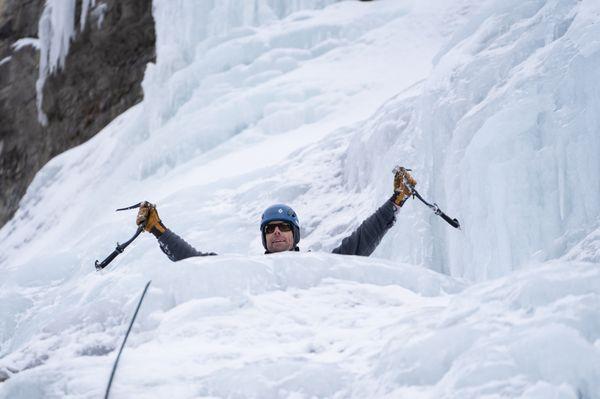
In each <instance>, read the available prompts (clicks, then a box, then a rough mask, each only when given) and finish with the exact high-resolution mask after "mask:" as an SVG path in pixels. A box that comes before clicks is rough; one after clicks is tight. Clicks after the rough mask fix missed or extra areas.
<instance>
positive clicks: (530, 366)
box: [0, 0, 600, 399]
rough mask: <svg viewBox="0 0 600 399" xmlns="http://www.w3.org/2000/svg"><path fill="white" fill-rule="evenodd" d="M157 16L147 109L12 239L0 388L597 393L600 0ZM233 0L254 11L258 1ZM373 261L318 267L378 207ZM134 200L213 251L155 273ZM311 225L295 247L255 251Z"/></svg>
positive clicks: (135, 111) (333, 6)
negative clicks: (388, 208)
mask: <svg viewBox="0 0 600 399" xmlns="http://www.w3.org/2000/svg"><path fill="white" fill-rule="evenodd" d="M448 3H450V2H443V1H433V2H427V3H426V4H425V2H399V1H396V0H389V1H385V0H381V1H374V2H358V1H342V2H333V1H317V0H314V1H309V0H306V1H293V2H289V1H274V0H273V1H256V2H246V1H242V0H239V1H221V2H212V1H203V2H191V1H189V2H186V1H177V2H175V1H166V0H165V1H155V3H154V16H155V19H156V22H157V34H158V38H157V40H158V42H157V63H156V65H149V67H148V70H147V73H146V76H145V80H144V91H145V99H144V102H143V103H141V104H139V105H138V106H136V107H134V108H132V109H130V110H129V111H127V112H126V113H124V114H123V115H121V116H120V117H119V118H117V119H116V120H115V121H114V122H113V123H111V124H110V125H109V126H108V127H107V128H105V129H104V130H103V131H102V132H101V133H100V134H98V135H97V136H96V137H94V138H93V139H92V140H90V141H89V142H87V143H85V144H83V145H81V146H79V147H77V148H75V149H72V150H70V151H68V152H66V153H64V154H61V155H60V156H58V157H56V158H55V159H53V160H51V161H50V162H49V163H48V164H47V165H46V166H45V167H44V168H43V169H42V170H41V171H40V172H39V173H38V175H37V176H36V178H35V179H34V181H33V183H32V184H31V186H30V187H29V189H28V191H27V194H26V195H25V197H24V198H23V201H22V203H21V206H20V209H19V210H18V211H17V213H16V215H15V217H14V218H13V219H12V220H11V221H10V222H9V223H8V224H7V225H6V226H4V227H3V228H2V230H0V243H1V244H0V273H1V275H2V280H1V281H0V311H1V314H2V319H1V320H0V378H5V377H3V376H8V377H9V378H8V380H7V381H5V382H3V383H1V384H0V398H11V399H12V398H38V397H39V398H42V397H44V398H48V397H50V398H52V397H61V398H62V397H70V398H86V397H90V398H91V397H98V396H101V395H102V393H103V389H104V387H105V383H106V379H107V377H108V374H109V372H110V367H111V362H112V361H113V359H114V355H115V351H114V349H115V348H116V347H117V345H119V344H120V340H121V339H122V336H123V334H124V332H125V329H126V324H127V323H128V321H129V319H130V317H131V313H132V311H133V309H134V307H135V303H136V301H137V298H138V296H139V295H140V293H141V290H142V288H143V286H144V283H145V282H146V281H147V280H149V279H152V280H153V283H152V286H151V289H150V291H149V296H148V297H147V299H146V301H145V303H144V305H143V307H142V310H141V314H140V316H139V320H138V322H137V323H136V326H135V327H134V330H133V333H132V336H131V337H130V341H129V343H128V346H127V348H126V350H125V354H124V356H123V358H122V363H121V366H120V368H119V371H118V373H117V380H116V381H115V385H114V392H113V394H114V397H123V398H128V397H156V398H160V397H165V396H172V397H178V398H179V397H181V398H187V397H189V398H196V397H230V398H291V399H298V398H312V397H319V398H325V397H328V398H348V397H355V398H365V397H378V398H379V397H381V398H398V397H411V398H458V397H460V398H483V397H490V398H493V397H511V398H529V399H534V398H586V399H589V398H593V399H596V398H600V396H599V392H600V386H599V385H598V381H600V337H599V336H598V331H600V325H599V324H598V323H599V322H598V321H599V320H600V317H599V316H600V315H599V314H598V312H599V310H598V309H600V306H599V305H600V303H599V302H600V274H599V273H600V268H599V267H598V262H599V260H600V258H599V253H600V252H599V248H600V235H599V234H598V231H599V229H600V223H599V221H600V210H599V207H600V201H599V199H600V179H598V176H599V174H598V172H600V161H599V160H598V156H597V154H598V153H600V151H599V150H600V142H599V140H600V136H599V135H598V131H599V128H600V123H599V119H598V113H597V112H596V111H597V109H598V108H599V106H600V98H599V97H598V93H600V90H599V89H600V87H598V85H599V84H600V83H598V82H600V79H598V78H600V76H598V74H599V72H598V71H600V68H599V66H600V42H598V40H597V37H600V36H599V35H600V32H599V29H600V28H599V27H598V24H597V23H596V21H597V20H598V17H599V16H600V5H598V3H597V2H596V1H591V0H584V1H509V2H500V1H491V0H490V1H486V2H475V1H471V0H463V1H457V2H451V4H448ZM249 4H253V7H250V6H249ZM397 163H400V164H403V165H405V166H409V167H412V168H413V169H414V174H415V176H416V178H417V180H418V182H419V184H418V186H417V187H418V189H419V190H420V192H421V193H422V194H423V195H424V196H425V197H426V198H428V199H430V200H432V201H436V202H438V203H439V204H440V206H441V207H442V208H443V209H444V210H445V211H446V212H447V213H448V214H449V215H451V216H453V217H457V218H458V219H460V221H461V223H462V225H463V230H462V231H457V230H454V229H452V228H450V227H449V226H448V225H447V224H445V223H444V222H443V221H442V220H441V219H439V218H438V217H436V216H435V215H433V214H432V213H431V211H430V210H429V209H427V208H426V207H424V206H423V205H422V204H420V203H418V202H416V201H410V202H408V203H407V204H406V205H405V206H404V207H403V209H402V210H401V212H400V213H399V215H398V220H397V223H396V226H395V227H394V228H393V229H392V230H391V231H390V232H389V233H388V234H387V236H386V237H385V239H384V240H383V242H382V243H381V245H380V247H379V248H378V249H377V251H376V252H375V254H374V255H373V257H371V258H355V257H343V256H333V255H329V254H326V253H325V252H327V251H328V250H330V249H331V248H333V247H335V246H336V245H338V244H339V242H340V240H341V239H342V238H343V237H344V236H346V235H348V234H349V233H350V232H351V231H352V230H353V229H354V228H355V227H356V226H357V225H358V224H359V223H360V222H361V221H362V220H363V219H364V217H366V216H368V215H369V214H370V213H371V212H372V211H374V210H375V209H376V208H377V207H378V206H379V205H380V204H381V203H383V201H385V200H386V199H387V198H388V197H389V196H390V194H391V193H390V188H391V180H392V179H391V178H392V175H391V169H392V168H393V166H394V165H395V164H397ZM143 199H147V200H151V201H153V202H156V203H157V204H158V206H159V211H160V215H161V217H162V219H163V221H164V222H165V224H166V225H167V226H168V227H170V228H172V229H173V230H174V231H176V232H177V233H178V234H180V235H182V236H183V237H185V238H186V239H187V240H188V241H189V242H191V243H192V244H194V245H195V246H196V247H197V248H198V249H201V250H204V251H216V252H218V253H220V254H222V256H220V257H217V258H207V259H190V260H186V261H183V262H179V263H171V262H170V261H168V260H167V258H166V257H165V256H164V255H163V254H162V253H161V252H160V251H159V249H158V246H157V244H156V241H155V240H154V239H153V238H152V237H149V236H148V235H147V234H144V235H143V236H142V237H140V238H139V239H138V240H137V241H136V242H135V243H134V244H132V245H131V246H130V247H129V248H127V250H126V252H125V254H123V255H121V256H119V257H118V258H117V260H115V261H114V263H113V264H111V266H110V267H109V269H107V270H106V271H105V272H102V273H96V272H94V271H93V262H94V260H95V259H99V258H100V259H101V258H102V257H103V256H105V255H107V254H108V253H109V252H110V251H112V249H113V248H114V242H115V241H117V240H121V241H123V240H125V239H126V238H128V237H129V236H130V235H131V234H133V232H134V229H135V225H134V223H133V220H134V214H133V212H131V213H115V212H113V210H114V209H116V208H118V207H122V206H126V205H131V204H133V203H136V202H138V201H140V200H143ZM275 202H285V203H289V204H290V205H291V206H293V207H294V209H295V210H296V211H297V213H298V214H299V216H300V222H301V225H302V236H303V238H302V241H301V243H300V246H301V247H302V249H303V250H304V251H306V250H308V249H310V250H312V253H309V254H306V253H304V254H284V255H275V256H269V257H265V256H263V255H260V254H261V253H262V246H261V243H260V237H259V231H258V220H259V217H260V213H261V211H262V210H263V209H264V208H265V207H266V206H268V205H270V204H272V203H275Z"/></svg>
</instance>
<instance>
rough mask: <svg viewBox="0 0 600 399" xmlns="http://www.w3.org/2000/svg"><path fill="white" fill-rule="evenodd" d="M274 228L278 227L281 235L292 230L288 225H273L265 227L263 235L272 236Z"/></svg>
mask: <svg viewBox="0 0 600 399" xmlns="http://www.w3.org/2000/svg"><path fill="white" fill-rule="evenodd" d="M275 227H279V231H281V232H282V233H283V232H285V231H291V230H292V225H291V224H289V223H273V224H268V225H266V226H265V234H272V233H273V232H274V231H275Z"/></svg>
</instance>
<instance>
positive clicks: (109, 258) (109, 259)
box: [95, 247, 123, 270]
mask: <svg viewBox="0 0 600 399" xmlns="http://www.w3.org/2000/svg"><path fill="white" fill-rule="evenodd" d="M117 248H118V247H117ZM121 252H123V251H121ZM121 252H119V251H118V250H116V249H115V250H114V251H112V253H111V254H110V255H108V256H107V257H106V259H104V260H103V261H102V262H98V261H96V263H95V266H96V270H102V269H104V268H105V267H106V266H108V264H109V263H110V262H112V261H113V259H115V258H116V257H117V255H119V254H120V253H121Z"/></svg>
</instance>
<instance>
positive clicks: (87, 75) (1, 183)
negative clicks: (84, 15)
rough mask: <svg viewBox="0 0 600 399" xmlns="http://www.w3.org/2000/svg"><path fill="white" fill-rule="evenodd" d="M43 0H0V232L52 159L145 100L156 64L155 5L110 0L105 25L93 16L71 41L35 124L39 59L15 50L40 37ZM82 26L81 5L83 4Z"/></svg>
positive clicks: (142, 0)
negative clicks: (146, 79) (42, 120)
mask: <svg viewBox="0 0 600 399" xmlns="http://www.w3.org/2000/svg"><path fill="white" fill-rule="evenodd" d="M44 3H45V1H44V0H0V62H1V61H2V60H3V59H5V58H6V57H11V58H10V60H9V61H8V62H4V63H3V64H2V65H0V193H1V196H0V226H2V225H4V223H6V221H8V220H9V219H10V218H11V217H12V215H13V214H14V212H15V211H16V209H17V207H18V203H19V201H20V199H21V197H22V196H23V194H24V193H25V190H26V189H27V186H28V185H29V183H31V181H32V180H33V177H34V176H35V174H36V173H37V171H39V169H40V168H41V167H42V166H44V164H46V162H48V161H49V160H50V159H51V158H52V157H54V156H56V155H58V154H60V153H62V152H64V151H66V150H67V149H69V148H72V147H75V146H77V145H79V144H81V143H83V142H85V141H87V140H88V139H90V138H91V137H93V136H94V135H95V134H96V133H97V132H98V131H100V130H101V129H102V128H103V127H105V126H106V125H107V124H108V123H109V122H110V121H112V120H113V119H114V118H115V117H116V116H118V115H119V114H121V113H122V112H124V111H125V110H127V109H128V108H130V107H131V106H133V105H135V104H136V103H138V102H139V101H141V100H142V96H143V93H142V87H141V81H142V79H143V76H144V71H145V69H146V65H147V64H148V63H149V62H153V61H154V60H155V41H156V40H155V30H154V20H153V18H152V1H151V0H128V1H125V2H124V1H119V0H105V1H103V2H98V3H97V4H105V7H106V9H105V14H104V19H103V22H102V25H101V26H98V21H97V20H96V18H95V17H94V16H93V15H89V16H88V19H87V23H86V28H85V30H84V31H83V32H77V36H76V37H75V39H74V41H73V42H71V47H70V49H69V55H68V56H67V59H66V62H65V68H64V69H63V70H60V71H58V72H57V73H55V74H53V75H51V76H49V77H48V79H47V80H46V84H45V86H44V101H43V105H42V109H43V110H44V112H45V113H46V115H47V117H48V125H47V126H41V125H40V124H39V123H38V120H37V108H36V91H35V83H36V80H37V78H38V62H39V54H38V52H37V51H36V50H35V49H33V48H32V47H23V48H22V49H21V50H19V51H14V50H13V49H12V48H11V45H12V44H13V43H14V42H15V41H16V40H18V39H21V38H24V37H37V26H38V20H39V17H40V15H41V13H42V11H43V6H44ZM77 4H78V9H77V11H76V18H75V20H76V21H79V14H80V9H79V8H80V1H77Z"/></svg>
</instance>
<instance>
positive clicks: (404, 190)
mask: <svg viewBox="0 0 600 399" xmlns="http://www.w3.org/2000/svg"><path fill="white" fill-rule="evenodd" d="M416 185H417V181H416V180H415V179H414V177H412V176H411V175H410V173H408V170H407V169H406V168H404V167H402V166H397V167H396V168H394V195H392V202H393V203H394V204H396V205H397V206H402V205H404V203H405V202H406V200H407V199H409V198H410V196H411V195H412V189H413V187H414V186H416Z"/></svg>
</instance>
